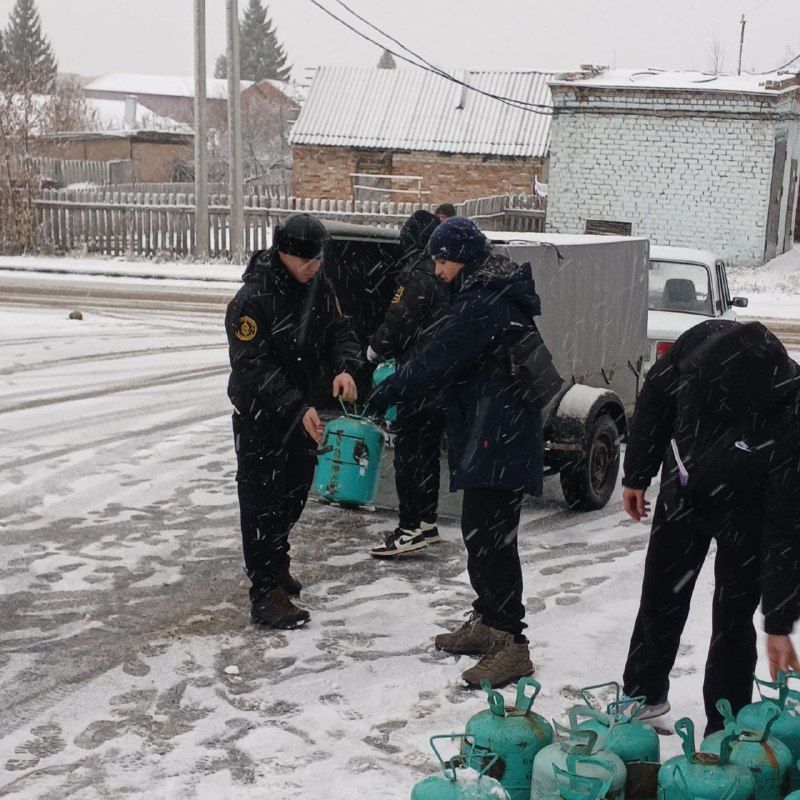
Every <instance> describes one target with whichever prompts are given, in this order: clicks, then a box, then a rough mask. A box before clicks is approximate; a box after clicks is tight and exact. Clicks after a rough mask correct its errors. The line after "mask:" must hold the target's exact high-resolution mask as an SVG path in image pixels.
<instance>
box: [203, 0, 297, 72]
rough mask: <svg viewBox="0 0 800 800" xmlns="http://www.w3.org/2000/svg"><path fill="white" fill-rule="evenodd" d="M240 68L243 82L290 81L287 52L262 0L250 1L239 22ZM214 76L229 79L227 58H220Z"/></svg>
mask: <svg viewBox="0 0 800 800" xmlns="http://www.w3.org/2000/svg"><path fill="white" fill-rule="evenodd" d="M239 65H240V70H241V73H240V77H241V79H242V80H243V81H262V80H264V79H265V78H272V79H274V80H279V81H286V80H289V72H290V68H289V67H288V66H287V64H286V53H285V52H284V50H283V46H282V45H281V43H280V42H279V41H278V35H277V32H276V31H275V28H274V27H273V25H272V20H271V19H270V18H269V16H268V15H267V8H266V7H264V6H262V5H261V0H250V2H249V3H248V5H247V8H246V9H245V12H244V15H243V16H242V20H241V22H240V23H239ZM214 76H215V77H217V78H226V77H227V76H228V62H227V59H226V58H225V56H224V55H221V56H220V57H219V58H218V59H217V62H216V64H215V67H214Z"/></svg>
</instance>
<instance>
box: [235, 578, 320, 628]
mask: <svg viewBox="0 0 800 800" xmlns="http://www.w3.org/2000/svg"><path fill="white" fill-rule="evenodd" d="M250 619H251V620H253V622H254V623H255V624H256V625H267V626H268V627H270V628H281V629H283V630H292V629H293V628H301V627H302V626H303V625H305V624H306V622H308V621H309V620H310V619H311V614H309V613H308V611H306V610H305V609H302V608H298V607H297V606H296V605H295V604H294V603H293V602H292V601H291V600H290V599H289V595H287V594H286V590H285V589H284V588H283V587H282V586H276V587H275V588H274V589H270V590H269V591H268V592H267V593H266V594H265V595H262V596H261V597H259V598H258V599H257V600H254V601H253V603H252V605H251V606H250Z"/></svg>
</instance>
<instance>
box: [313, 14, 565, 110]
mask: <svg viewBox="0 0 800 800" xmlns="http://www.w3.org/2000/svg"><path fill="white" fill-rule="evenodd" d="M309 1H310V2H311V3H312V4H313V5H315V6H316V7H317V8H319V9H320V10H321V11H323V12H324V13H326V14H327V15H328V16H329V17H332V18H333V19H334V20H336V21H337V22H338V23H340V24H341V25H344V26H345V27H346V28H348V29H349V30H351V31H352V32H353V33H355V34H356V35H357V36H360V37H361V38H362V39H365V40H366V41H368V42H370V43H371V44H374V45H375V46H376V47H380V48H381V49H383V50H386V51H387V52H389V53H391V54H392V55H393V56H395V57H396V58H399V59H400V60H402V61H405V62H406V63H408V64H411V65H412V66H414V67H417V68H419V69H422V70H425V71H426V72H430V73H432V74H433V75H438V76H439V77H440V78H444V79H446V80H449V81H452V82H453V83H456V84H458V85H459V86H463V87H464V88H466V89H469V90H470V91H473V92H477V93H478V94H481V95H484V96H485V97H489V98H491V99H492V100H497V101H499V102H501V103H505V104H506V105H508V106H511V107H512V108H516V109H518V110H520V111H527V112H529V113H531V114H539V115H541V116H548V117H549V116H552V114H553V110H552V107H551V106H548V105H544V104H543V103H529V102H527V101H525V100H517V99H515V98H513V97H504V96H501V95H496V94H493V93H492V92H487V91H484V90H483V89H478V88H477V87H475V86H471V85H470V84H468V83H466V82H465V81H462V80H460V79H459V78H456V77H455V76H454V75H450V74H449V73H447V72H445V71H444V70H442V69H440V68H439V67H436V66H434V65H433V64H430V62H428V61H426V60H425V59H424V58H423V57H422V56H419V55H418V54H417V53H415V52H414V51H413V50H410V49H409V48H408V47H406V46H405V45H404V44H402V43H401V42H399V41H398V40H397V39H395V38H394V37H392V36H390V35H389V34H387V33H385V32H384V31H382V30H381V29H380V28H378V27H377V26H375V25H373V24H372V23H371V22H369V21H368V20H366V19H364V18H363V17H362V16H360V15H359V14H357V13H356V12H355V11H353V10H352V9H350V8H348V7H347V6H346V5H345V4H344V3H342V2H340V0H336V1H337V2H339V4H340V5H341V6H342V7H343V8H345V9H347V11H349V12H350V13H351V14H352V15H353V16H354V17H356V18H357V19H359V20H361V21H362V22H364V23H365V24H367V25H369V26H370V27H371V28H373V29H374V30H376V31H377V32H378V33H380V34H381V35H382V36H385V37H386V38H387V39H390V40H391V41H392V42H395V43H396V44H398V45H399V46H400V47H401V48H402V49H403V50H405V51H406V52H408V53H410V54H411V55H412V56H414V58H413V59H412V58H409V57H408V56H405V55H403V54H402V53H398V52H397V51H396V50H392V49H391V48H390V47H386V46H385V45H384V44H381V43H380V42H377V41H376V40H375V39H373V38H372V37H370V36H368V35H367V34H366V33H364V32H363V31H360V30H358V28H356V27H354V26H353V25H351V24H350V23H349V22H347V21H346V20H344V19H342V18H341V17H339V16H337V15H336V14H334V13H333V12H332V11H331V10H330V9H328V8H326V7H325V6H324V5H322V3H320V2H319V0H309ZM414 59H418V60H414Z"/></svg>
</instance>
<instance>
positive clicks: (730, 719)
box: [717, 697, 736, 733]
mask: <svg viewBox="0 0 800 800" xmlns="http://www.w3.org/2000/svg"><path fill="white" fill-rule="evenodd" d="M717 711H719V713H720V714H721V715H722V721H723V723H724V724H725V733H733V732H735V729H736V715H735V714H734V713H733V707H732V706H731V703H730V700H728V699H726V698H725V697H721V698H720V699H719V700H717Z"/></svg>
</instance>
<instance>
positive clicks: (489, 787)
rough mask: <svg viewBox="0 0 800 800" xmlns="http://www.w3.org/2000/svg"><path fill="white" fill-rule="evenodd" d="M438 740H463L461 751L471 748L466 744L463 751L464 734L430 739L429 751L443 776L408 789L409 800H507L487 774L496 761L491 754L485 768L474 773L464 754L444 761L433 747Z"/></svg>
mask: <svg viewBox="0 0 800 800" xmlns="http://www.w3.org/2000/svg"><path fill="white" fill-rule="evenodd" d="M437 739H462V750H464V749H466V750H467V751H469V748H470V747H471V746H472V745H471V744H469V745H467V746H466V748H465V742H467V740H468V737H467V736H466V734H463V733H453V734H442V735H440V736H432V737H431V739H430V745H431V749H432V750H433V752H434V753H435V754H436V758H437V759H438V761H439V764H440V765H441V768H442V773H441V774H440V775H430V776H429V777H427V778H425V779H424V780H421V781H420V782H419V783H418V784H417V785H416V786H415V787H414V788H413V789H412V790H411V800H509V797H508V793H507V792H506V790H505V789H504V788H503V787H502V786H501V785H500V783H499V782H498V781H496V780H495V779H494V778H490V777H489V776H488V775H487V774H486V773H487V772H488V771H489V770H490V769H491V768H492V766H493V765H494V764H495V762H496V760H497V758H496V756H494V753H490V754H488V755H489V756H491V757H490V758H489V759H488V762H487V764H486V766H485V767H483V768H482V769H481V770H479V771H476V770H474V769H473V768H472V767H468V766H467V765H466V761H467V758H468V757H465V756H463V755H458V756H454V757H453V758H451V759H449V760H448V761H447V762H445V760H444V759H443V758H442V755H441V753H440V752H439V750H438V748H437V747H436V744H435V743H436V740H437ZM484 755H486V754H485V753H484Z"/></svg>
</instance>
